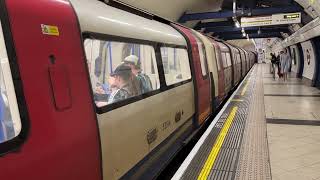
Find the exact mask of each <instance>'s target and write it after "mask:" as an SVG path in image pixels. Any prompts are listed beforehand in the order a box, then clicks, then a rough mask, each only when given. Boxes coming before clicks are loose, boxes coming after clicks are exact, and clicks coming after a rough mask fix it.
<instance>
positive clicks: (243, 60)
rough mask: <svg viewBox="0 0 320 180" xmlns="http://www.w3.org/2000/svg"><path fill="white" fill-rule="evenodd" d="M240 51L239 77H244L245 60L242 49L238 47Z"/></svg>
mask: <svg viewBox="0 0 320 180" xmlns="http://www.w3.org/2000/svg"><path fill="white" fill-rule="evenodd" d="M239 51H240V58H241V77H242V78H244V76H245V75H246V61H245V56H244V53H243V51H242V49H240V48H239Z"/></svg>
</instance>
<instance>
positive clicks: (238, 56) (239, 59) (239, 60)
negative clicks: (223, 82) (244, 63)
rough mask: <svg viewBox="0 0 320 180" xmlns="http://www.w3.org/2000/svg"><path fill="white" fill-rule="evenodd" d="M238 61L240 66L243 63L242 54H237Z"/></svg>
mask: <svg viewBox="0 0 320 180" xmlns="http://www.w3.org/2000/svg"><path fill="white" fill-rule="evenodd" d="M237 60H238V61H237V63H238V64H240V63H241V57H240V54H237Z"/></svg>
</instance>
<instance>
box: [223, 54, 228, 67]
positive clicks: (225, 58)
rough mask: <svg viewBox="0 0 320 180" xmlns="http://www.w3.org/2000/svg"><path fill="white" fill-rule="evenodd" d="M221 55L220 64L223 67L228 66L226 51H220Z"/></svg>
mask: <svg viewBox="0 0 320 180" xmlns="http://www.w3.org/2000/svg"><path fill="white" fill-rule="evenodd" d="M221 56H222V65H223V67H225V68H226V67H228V65H227V57H226V53H221Z"/></svg>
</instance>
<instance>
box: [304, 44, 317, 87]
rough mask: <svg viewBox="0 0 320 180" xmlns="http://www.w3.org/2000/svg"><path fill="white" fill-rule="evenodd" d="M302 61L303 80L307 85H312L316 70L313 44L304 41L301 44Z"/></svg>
mask: <svg viewBox="0 0 320 180" xmlns="http://www.w3.org/2000/svg"><path fill="white" fill-rule="evenodd" d="M301 46H302V51H303V56H304V57H303V59H304V67H303V74H302V76H303V79H305V80H307V82H308V84H310V85H312V84H313V82H314V79H315V78H314V76H315V70H316V54H315V51H314V50H315V49H314V46H313V43H312V42H311V41H306V42H303V43H301Z"/></svg>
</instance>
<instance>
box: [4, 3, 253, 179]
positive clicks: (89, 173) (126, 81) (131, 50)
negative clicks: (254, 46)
mask: <svg viewBox="0 0 320 180" xmlns="http://www.w3.org/2000/svg"><path fill="white" fill-rule="evenodd" d="M0 8H1V10H0V19H1V26H0V59H1V68H0V70H1V71H0V72H1V73H0V82H1V83H0V87H1V96H0V112H1V113H0V115H1V119H0V153H1V155H2V156H1V157H0V169H1V175H0V177H1V179H11V180H13V179H21V177H24V178H25V177H27V178H28V179H38V178H41V179H46V180H50V179H52V180H53V179H54V180H56V179H78V180H80V179H85V180H87V179H102V178H103V179H119V178H123V179H125V178H128V177H130V178H144V179H150V178H152V177H154V176H156V175H157V173H159V172H160V170H161V169H163V168H164V166H165V165H166V164H167V163H168V162H169V160H170V159H171V158H172V157H173V155H174V154H175V153H177V151H178V150H179V149H181V148H182V146H183V144H184V143H183V142H184V141H185V140H186V139H187V138H188V137H190V135H191V134H192V133H193V132H194V131H195V130H197V129H198V128H200V127H201V125H202V124H203V123H204V122H205V121H206V120H207V119H208V117H209V116H210V115H211V114H212V113H213V112H214V111H215V110H216V109H217V108H218V107H219V106H220V105H221V102H222V101H223V100H224V99H225V98H226V97H227V95H228V94H229V93H230V92H231V91H232V89H233V88H234V87H235V86H236V85H237V84H238V83H239V82H240V80H241V79H242V78H244V76H245V75H246V73H247V72H248V71H249V69H250V68H251V67H252V66H253V64H254V63H255V61H256V57H255V55H254V53H253V52H250V51H246V50H244V49H241V48H237V47H234V46H232V45H230V44H227V43H226V42H223V41H219V40H217V39H213V38H211V37H208V36H205V35H203V34H201V33H199V32H196V31H194V30H191V29H189V28H186V27H183V26H181V25H179V24H174V23H170V22H167V23H164V22H160V21H156V20H154V19H151V18H145V17H143V16H138V15H135V14H132V13H130V12H128V11H124V10H120V9H117V8H115V7H111V6H109V5H106V4H105V3H103V2H100V1H94V0H70V1H66V0H50V1H45V0H42V1H39V0H29V1H20V0H0ZM128 57H131V59H130V58H128ZM126 59H129V61H131V62H132V64H131V65H133V66H134V68H137V71H138V73H140V74H142V73H143V75H144V77H147V78H148V81H149V87H148V89H145V90H144V91H142V90H141V89H140V91H137V92H133V91H132V90H130V92H128V89H127V90H124V86H126V87H127V86H129V85H130V84H131V85H132V87H134V85H137V84H134V83H133V81H135V80H136V79H135V78H137V77H138V76H135V75H134V74H133V69H132V68H129V69H128V67H130V63H129V64H127V65H126V66H124V64H125V63H126V62H124V61H125V60H126ZM120 66H121V67H120ZM125 70H126V72H125ZM131 70H132V71H131ZM128 71H129V72H128ZM112 82H113V83H115V82H117V83H116V84H117V85H115V86H113V85H114V84H113V83H112ZM135 82H136V81H135ZM139 85H141V84H139ZM136 87H137V86H136ZM127 88H129V87H127ZM130 88H131V86H130ZM139 88H140V87H139ZM121 90H123V91H121ZM115 91H117V92H116V93H114V92H115ZM120 91H121V92H120ZM112 93H113V94H112ZM117 93H120V95H119V94H117ZM121 93H122V94H121ZM116 97H118V99H116ZM110 98H111V99H112V100H110Z"/></svg>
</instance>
